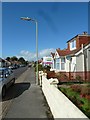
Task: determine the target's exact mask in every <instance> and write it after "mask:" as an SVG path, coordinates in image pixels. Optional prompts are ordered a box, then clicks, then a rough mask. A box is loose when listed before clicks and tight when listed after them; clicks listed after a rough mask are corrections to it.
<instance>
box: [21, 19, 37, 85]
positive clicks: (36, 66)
mask: <svg viewBox="0 0 90 120" xmlns="http://www.w3.org/2000/svg"><path fill="white" fill-rule="evenodd" d="M21 20H26V21H33V22H35V25H36V84H37V85H38V84H39V81H38V22H37V20H35V19H32V18H29V17H21Z"/></svg>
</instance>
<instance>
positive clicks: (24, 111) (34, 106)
mask: <svg viewBox="0 0 90 120" xmlns="http://www.w3.org/2000/svg"><path fill="white" fill-rule="evenodd" d="M23 78H24V79H23ZM22 80H23V81H22ZM15 86H16V87H17V93H15V96H14V97H13V99H14V100H13V102H12V105H11V107H10V108H9V110H8V112H7V114H6V116H5V117H4V118H52V114H51V112H50V110H49V107H48V105H47V103H46V101H45V99H44V96H43V94H42V91H41V88H40V87H39V86H38V85H36V83H35V72H34V69H33V68H29V69H28V70H27V71H26V72H25V74H23V75H22V76H21V77H20V80H19V81H17V83H16V85H15Z"/></svg>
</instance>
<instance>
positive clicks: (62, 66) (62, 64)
mask: <svg viewBox="0 0 90 120" xmlns="http://www.w3.org/2000/svg"><path fill="white" fill-rule="evenodd" d="M61 70H65V58H61Z"/></svg>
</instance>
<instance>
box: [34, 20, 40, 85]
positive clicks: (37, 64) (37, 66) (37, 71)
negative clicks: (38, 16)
mask: <svg viewBox="0 0 90 120" xmlns="http://www.w3.org/2000/svg"><path fill="white" fill-rule="evenodd" d="M35 23H36V61H37V64H36V84H37V85H38V84H39V83H38V23H37V21H35Z"/></svg>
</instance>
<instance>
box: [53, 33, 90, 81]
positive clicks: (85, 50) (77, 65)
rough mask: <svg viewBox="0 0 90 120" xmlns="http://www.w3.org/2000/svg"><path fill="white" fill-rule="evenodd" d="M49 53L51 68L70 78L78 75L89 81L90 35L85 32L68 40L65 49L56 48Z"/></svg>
mask: <svg viewBox="0 0 90 120" xmlns="http://www.w3.org/2000/svg"><path fill="white" fill-rule="evenodd" d="M51 55H52V58H53V65H52V70H55V71H56V72H61V73H64V74H65V75H67V76H68V77H69V79H70V80H73V79H76V78H77V77H80V78H81V79H82V80H84V81H90V35H89V34H87V32H84V33H83V34H78V35H76V36H75V37H73V38H72V39H70V40H68V41H67V48H66V49H64V50H60V48H58V49H56V51H55V53H51Z"/></svg>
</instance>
